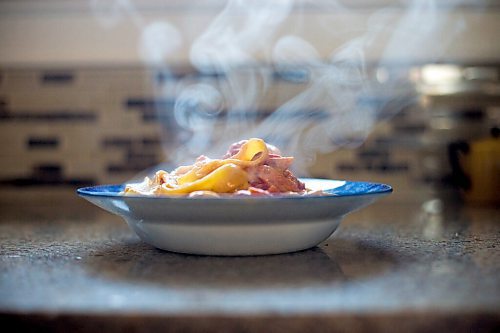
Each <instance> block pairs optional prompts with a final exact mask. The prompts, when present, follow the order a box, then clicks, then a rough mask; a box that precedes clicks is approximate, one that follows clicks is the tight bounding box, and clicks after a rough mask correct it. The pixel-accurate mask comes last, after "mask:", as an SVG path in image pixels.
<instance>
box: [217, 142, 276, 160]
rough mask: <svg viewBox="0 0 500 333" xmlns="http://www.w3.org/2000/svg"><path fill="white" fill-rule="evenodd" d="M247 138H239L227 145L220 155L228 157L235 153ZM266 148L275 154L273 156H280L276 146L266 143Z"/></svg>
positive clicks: (224, 157)
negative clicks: (225, 150) (226, 148)
mask: <svg viewBox="0 0 500 333" xmlns="http://www.w3.org/2000/svg"><path fill="white" fill-rule="evenodd" d="M247 141H248V140H241V141H238V142H235V143H233V144H232V145H230V146H229V148H228V150H227V152H226V154H225V155H224V156H223V157H222V158H223V159H226V158H230V157H231V156H234V155H236V154H237V153H238V152H239V151H240V149H241V146H243V145H244V144H245V143H246V142H247ZM266 146H267V149H268V150H269V153H270V155H271V154H272V155H275V156H280V154H281V152H280V150H279V149H278V148H276V147H275V146H273V145H270V144H268V143H266Z"/></svg>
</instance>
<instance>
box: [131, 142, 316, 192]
mask: <svg viewBox="0 0 500 333" xmlns="http://www.w3.org/2000/svg"><path fill="white" fill-rule="evenodd" d="M292 162H293V157H287V156H282V155H281V153H280V151H279V150H278V149H277V148H276V147H274V146H272V145H270V144H267V143H266V142H264V140H262V139H258V138H252V139H248V140H243V141H240V142H236V143H234V144H232V145H231V146H230V147H229V149H228V151H227V153H226V154H225V155H224V156H223V157H222V158H221V159H211V158H208V157H207V156H204V155H201V156H199V157H198V158H197V159H196V161H195V162H194V164H192V165H185V166H180V167H178V168H176V169H175V170H173V171H172V172H167V171H164V170H159V171H157V172H156V173H155V175H154V176H153V177H152V178H149V177H146V178H145V179H144V181H143V182H141V183H135V184H127V185H126V187H125V189H124V191H123V192H122V193H123V194H124V195H148V196H188V197H220V196H221V195H227V194H230V195H238V196H274V195H307V194H317V195H319V194H322V192H321V191H310V190H308V189H306V186H305V184H304V183H303V182H301V181H300V180H299V179H297V177H295V176H294V174H293V173H292V172H291V171H290V170H289V167H290V166H291V164H292Z"/></svg>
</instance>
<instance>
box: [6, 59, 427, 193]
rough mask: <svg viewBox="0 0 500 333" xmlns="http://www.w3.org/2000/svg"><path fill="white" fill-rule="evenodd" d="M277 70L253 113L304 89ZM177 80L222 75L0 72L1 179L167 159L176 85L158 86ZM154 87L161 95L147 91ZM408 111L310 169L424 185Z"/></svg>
mask: <svg viewBox="0 0 500 333" xmlns="http://www.w3.org/2000/svg"><path fill="white" fill-rule="evenodd" d="M284 74H286V73H283V72H280V73H277V72H273V73H270V77H272V80H273V81H274V82H273V84H272V88H271V89H270V92H269V93H268V94H266V95H265V96H264V98H263V99H262V100H261V101H260V103H259V105H258V110H257V113H258V114H261V115H266V114H268V113H269V112H270V111H272V110H273V109H274V108H275V107H276V106H277V105H280V104H281V103H282V102H283V101H284V100H287V99H289V98H290V97H291V96H294V95H296V94H297V92H299V91H300V89H301V88H303V87H304V86H305V85H307V78H304V77H302V76H300V75H299V74H300V73H297V72H295V73H293V72H291V73H289V75H284ZM181 79H187V80H188V81H189V80H191V79H193V80H201V81H203V82H208V81H210V80H217V79H221V78H220V76H218V75H214V74H207V73H199V72H195V71H193V70H192V69H187V68H179V69H178V70H177V71H174V72H169V73H168V75H167V76H165V75H163V74H158V72H156V71H153V70H150V69H147V68H143V67H134V68H131V67H102V68H99V67H96V68H58V69H54V68H51V69H45V68H3V69H0V139H1V140H0V155H1V157H0V158H1V161H2V162H1V167H0V184H1V185H2V186H36V185H58V186H73V187H74V186H80V185H87V184H99V183H120V182H124V181H127V180H130V179H131V178H132V177H134V176H136V175H137V174H138V173H139V172H141V171H144V170H146V169H148V168H151V167H154V166H157V165H158V164H159V163H162V162H168V161H169V158H170V155H169V149H170V148H172V147H176V146H178V145H179V143H180V142H181V141H182V133H181V132H182V131H180V130H179V126H178V125H177V124H176V121H175V119H174V116H173V109H174V103H175V91H176V90H175V89H164V88H165V85H169V84H172V83H173V82H177V81H179V80H181ZM158 90H161V91H162V92H165V91H167V93H164V94H163V95H162V97H161V98H158V97H155V95H156V92H157V91H158ZM415 108H420V106H419V105H417V104H414V105H413V104H412V105H409V106H407V107H406V108H405V109H403V110H401V111H400V112H398V113H397V114H396V115H395V116H394V117H392V118H391V119H390V120H389V121H385V122H381V123H380V124H379V125H378V126H377V127H376V128H375V129H374V131H373V133H372V134H371V135H370V136H369V137H368V139H367V140H366V141H365V142H364V143H363V144H362V145H361V146H359V147H357V148H355V149H339V150H336V151H334V152H332V153H328V154H320V155H318V156H317V157H316V162H315V163H314V164H313V165H312V166H311V167H310V169H309V171H310V174H311V175H312V176H315V177H331V178H349V179H360V180H366V179H369V180H376V181H384V182H389V183H392V184H394V183H397V184H400V185H401V186H400V187H401V188H402V189H410V188H412V189H415V188H416V185H415V184H420V185H422V183H425V180H426V179H427V180H429V179H428V178H429V177H428V175H425V174H424V173H423V172H422V156H421V155H420V154H419V153H418V150H417V149H413V148H414V147H416V146H418V142H419V140H420V137H421V136H422V134H423V133H425V132H426V131H427V130H428V118H427V114H426V113H425V112H424V110H421V109H419V110H417V111H416V110H415ZM158 109H160V110H161V112H160V113H158V112H157V110H158ZM159 117H160V118H161V121H158V119H159ZM319 119H320V115H319ZM165 143H166V145H165Z"/></svg>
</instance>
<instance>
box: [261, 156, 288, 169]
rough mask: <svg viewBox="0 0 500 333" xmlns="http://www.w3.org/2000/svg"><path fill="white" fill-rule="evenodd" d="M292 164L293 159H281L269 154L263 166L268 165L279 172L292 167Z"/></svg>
mask: <svg viewBox="0 0 500 333" xmlns="http://www.w3.org/2000/svg"><path fill="white" fill-rule="evenodd" d="M292 163H293V157H281V156H278V155H274V154H270V155H269V158H268V159H267V161H266V162H265V164H267V165H269V166H270V167H273V168H276V169H280V170H286V169H288V168H289V167H290V165H292Z"/></svg>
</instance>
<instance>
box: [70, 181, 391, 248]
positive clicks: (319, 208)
mask: <svg viewBox="0 0 500 333" xmlns="http://www.w3.org/2000/svg"><path fill="white" fill-rule="evenodd" d="M301 180H302V181H303V182H305V183H306V186H307V187H308V188H310V189H322V190H324V191H326V192H327V193H328V195H326V196H289V197H227V198H183V197H145V196H123V195H120V191H122V190H123V186H124V185H102V186H94V187H86V188H80V189H78V191H77V192H78V194H79V195H80V196H82V197H83V198H85V199H87V200H88V201H90V202H92V203H93V204H95V205H97V206H99V207H101V208H103V209H105V210H107V211H109V212H111V213H114V214H117V215H119V216H121V217H123V218H124V219H125V221H126V222H127V223H128V225H129V226H130V228H132V230H134V231H135V232H136V233H137V235H138V236H139V237H140V238H141V239H142V240H143V241H144V242H146V243H149V244H151V245H153V246H155V247H157V248H160V249H163V250H168V251H174V252H180V253H188V254H201V255H226V256H232V255H263V254H277V253H286V252H292V251H299V250H304V249H307V248H310V247H313V246H315V245H318V244H319V243H321V242H322V241H324V240H325V239H327V238H328V237H329V236H330V235H331V234H332V233H333V232H334V231H335V229H336V228H337V226H338V225H339V223H340V221H341V220H342V218H343V217H344V216H345V215H346V214H348V213H351V212H353V211H355V210H357V209H360V208H362V207H365V206H367V205H368V204H370V203H372V202H373V201H375V200H376V199H379V198H381V197H383V196H385V195H387V194H389V193H391V192H392V188H391V187H390V186H389V185H385V184H377V183H368V182H352V181H340V180H327V179H311V178H306V179H301Z"/></svg>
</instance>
